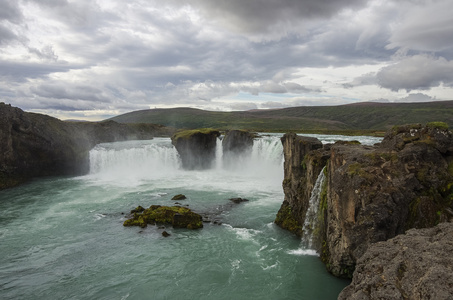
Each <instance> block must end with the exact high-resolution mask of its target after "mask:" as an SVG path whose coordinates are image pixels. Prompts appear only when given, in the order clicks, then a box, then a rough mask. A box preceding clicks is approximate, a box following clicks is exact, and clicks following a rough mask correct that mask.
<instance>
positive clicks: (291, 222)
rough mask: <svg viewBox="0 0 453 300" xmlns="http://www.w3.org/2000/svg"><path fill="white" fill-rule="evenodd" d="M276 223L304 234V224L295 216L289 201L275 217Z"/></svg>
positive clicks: (296, 232) (299, 234)
mask: <svg viewBox="0 0 453 300" xmlns="http://www.w3.org/2000/svg"><path fill="white" fill-rule="evenodd" d="M275 224H277V225H278V226H280V227H281V228H283V229H286V230H288V231H290V232H292V233H295V234H297V235H298V236H301V235H302V224H300V223H299V222H298V221H297V220H296V219H295V218H294V216H293V214H292V210H291V207H290V206H289V204H287V203H285V202H284V203H283V204H282V206H281V207H280V210H279V211H278V213H277V216H276V218H275Z"/></svg>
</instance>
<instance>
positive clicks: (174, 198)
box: [171, 194, 187, 200]
mask: <svg viewBox="0 0 453 300" xmlns="http://www.w3.org/2000/svg"><path fill="white" fill-rule="evenodd" d="M185 199H187V197H186V196H185V195H183V194H178V195H174V196H173V197H172V198H171V200H185Z"/></svg>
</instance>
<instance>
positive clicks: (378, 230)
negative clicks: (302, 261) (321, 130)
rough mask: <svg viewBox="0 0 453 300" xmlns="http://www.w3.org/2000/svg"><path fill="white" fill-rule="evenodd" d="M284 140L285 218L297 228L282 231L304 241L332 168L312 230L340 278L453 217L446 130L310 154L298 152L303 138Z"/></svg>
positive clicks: (431, 127) (411, 130)
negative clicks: (370, 253) (382, 249)
mask: <svg viewBox="0 0 453 300" xmlns="http://www.w3.org/2000/svg"><path fill="white" fill-rule="evenodd" d="M282 141H283V146H284V151H285V179H284V181H283V188H284V192H285V201H284V202H283V204H282V208H281V209H280V212H279V214H281V212H282V211H283V212H284V213H286V214H287V215H291V216H292V217H293V221H292V223H291V222H289V223H291V225H293V224H296V225H298V226H294V228H288V227H285V226H283V227H285V228H288V229H291V230H293V231H294V232H295V233H297V234H300V230H301V227H300V226H301V224H304V221H305V220H304V218H305V213H304V211H306V207H307V205H308V200H309V194H310V191H311V189H312V186H313V183H314V180H315V177H316V176H317V172H318V171H319V170H320V168H323V167H324V166H326V175H327V176H326V177H327V179H326V181H325V184H324V186H323V188H322V191H321V201H320V204H319V210H318V222H317V224H314V225H313V226H315V227H316V230H315V234H316V237H317V241H318V244H317V250H318V251H319V252H320V254H321V258H322V260H323V261H324V262H325V264H326V266H327V269H328V270H329V271H330V272H331V273H333V274H334V275H336V276H341V277H351V276H352V273H353V271H354V269H355V264H356V262H357V260H358V259H359V258H360V257H361V256H362V255H363V254H364V253H365V251H366V250H367V249H368V247H369V246H370V245H371V244H373V243H376V242H379V241H385V240H388V239H390V238H393V237H395V236H396V235H398V234H402V233H404V232H405V231H406V230H407V229H410V228H425V227H432V226H434V225H436V224H438V223H439V222H443V221H446V220H448V219H450V218H451V217H452V216H453V206H452V205H453V136H452V133H451V132H450V131H448V129H446V128H445V126H443V124H436V123H432V124H428V125H427V126H424V127H422V126H421V125H413V126H402V127H395V128H394V129H392V130H391V131H390V132H389V133H388V134H387V135H386V137H385V138H384V140H383V142H382V143H381V144H378V145H375V146H362V145H355V144H348V143H336V144H334V145H326V146H324V147H322V148H317V149H315V150H311V149H310V147H309V148H304V147H299V148H298V147H297V145H295V143H296V144H297V141H299V138H298V137H294V136H293V137H292V138H290V135H285V137H284V138H283V139H282ZM316 143H317V142H312V144H316ZM276 223H277V224H280V223H281V222H279V215H277V219H276ZM290 227H291V226H290Z"/></svg>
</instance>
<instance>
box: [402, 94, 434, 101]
mask: <svg viewBox="0 0 453 300" xmlns="http://www.w3.org/2000/svg"><path fill="white" fill-rule="evenodd" d="M434 100H436V98H435V97H431V96H428V95H426V94H423V93H413V94H409V95H408V96H407V97H404V98H401V99H399V100H398V102H429V101H434Z"/></svg>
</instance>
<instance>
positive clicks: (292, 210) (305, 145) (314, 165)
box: [275, 133, 328, 236]
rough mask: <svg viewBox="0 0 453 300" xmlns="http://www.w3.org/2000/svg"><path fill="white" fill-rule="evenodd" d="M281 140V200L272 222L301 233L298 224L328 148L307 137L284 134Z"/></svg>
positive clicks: (299, 224)
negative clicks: (282, 177)
mask: <svg viewBox="0 0 453 300" xmlns="http://www.w3.org/2000/svg"><path fill="white" fill-rule="evenodd" d="M281 141H282V144H283V154H284V158H285V163H284V180H283V191H284V193H285V200H284V202H283V204H282V207H281V208H280V210H279V212H278V213H277V217H276V219H275V223H276V224H277V225H279V226H280V227H282V228H284V229H288V230H290V231H292V232H294V233H295V234H297V235H299V236H302V226H303V224H304V218H305V214H306V212H307V209H308V200H309V199H310V194H311V191H312V189H313V187H314V185H315V182H316V179H317V178H318V175H319V173H320V172H321V170H322V169H323V167H324V165H325V164H326V161H327V158H328V152H326V151H324V150H323V149H322V147H323V145H322V143H321V142H320V141H319V140H318V139H316V138H311V137H303V136H298V135H296V134H295V133H289V134H285V135H284V136H283V137H282V138H281Z"/></svg>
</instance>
